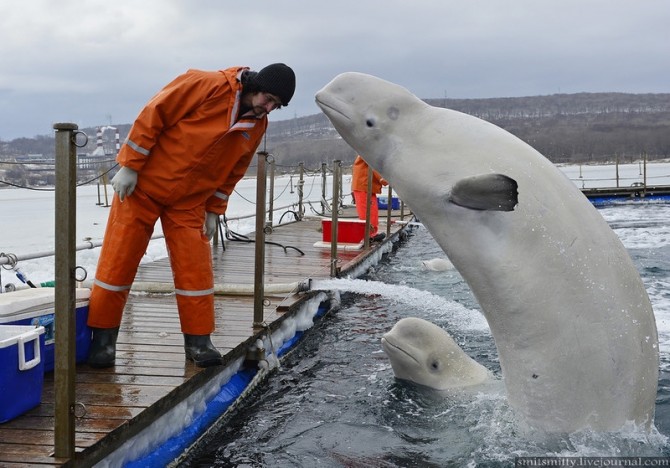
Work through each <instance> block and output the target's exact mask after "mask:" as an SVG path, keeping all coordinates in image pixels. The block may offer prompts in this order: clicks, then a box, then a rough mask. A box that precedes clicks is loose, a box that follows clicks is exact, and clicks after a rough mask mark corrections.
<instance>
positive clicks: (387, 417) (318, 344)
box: [183, 202, 670, 467]
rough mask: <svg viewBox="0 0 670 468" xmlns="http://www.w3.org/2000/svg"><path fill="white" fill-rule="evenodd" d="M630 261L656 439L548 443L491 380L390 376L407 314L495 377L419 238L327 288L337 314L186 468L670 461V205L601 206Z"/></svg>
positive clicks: (492, 353) (601, 437) (457, 283)
mask: <svg viewBox="0 0 670 468" xmlns="http://www.w3.org/2000/svg"><path fill="white" fill-rule="evenodd" d="M599 211H600V213H601V214H602V215H603V216H604V217H605V219H606V220H607V221H608V222H609V224H610V225H611V226H612V228H613V229H614V231H615V232H616V233H617V234H618V236H619V237H620V238H621V240H622V241H623V243H624V245H625V247H626V248H627V250H628V252H629V253H630V255H631V256H632V258H633V260H634V262H635V264H636V266H637V268H638V270H639V271H640V274H641V276H642V279H643V281H644V284H645V286H646V288H647V291H648V292H649V296H650V299H651V301H652V304H653V306H654V311H655V315H656V320H657V325H658V331H659V344H660V354H661V374H660V380H659V390H658V398H657V409H656V424H655V428H653V430H652V431H651V432H650V433H646V432H644V431H642V430H640V429H637V428H634V427H626V428H624V429H622V430H621V431H617V432H615V433H605V434H603V433H594V432H592V431H579V432H576V433H573V434H570V435H568V436H563V437H559V436H555V437H546V436H540V435H538V434H536V433H535V432H533V431H532V430H529V429H528V428H527V427H526V426H525V425H524V424H523V422H522V421H519V420H517V418H516V416H515V414H514V412H513V411H512V410H511V409H510V408H509V406H508V405H507V402H506V400H505V397H504V391H503V390H502V382H498V386H496V384H495V383H494V384H493V385H492V386H491V387H490V388H488V389H487V390H486V391H484V392H474V393H469V394H465V395H462V394H461V395H458V394H455V395H444V394H441V393H438V392H433V391H430V390H427V389H422V388H417V387H415V386H413V385H411V384H406V383H403V382H399V381H397V380H396V379H395V378H394V375H393V371H392V369H391V366H390V363H389V361H388V359H387V358H386V356H385V354H384V353H383V352H382V350H381V345H380V340H381V337H382V335H383V334H384V333H385V332H387V331H388V330H389V329H391V327H392V326H393V325H394V324H395V323H396V322H397V321H398V320H399V319H401V318H403V317H408V316H417V317H421V318H424V319H426V320H430V321H432V322H434V323H436V324H438V325H440V326H441V327H443V328H445V329H446V330H448V331H449V332H450V333H451V335H452V336H453V337H454V339H455V340H456V341H457V342H458V343H459V345H460V346H461V347H462V348H463V349H464V350H465V351H466V352H467V353H468V354H469V355H470V356H472V357H473V358H474V359H476V360H477V361H479V362H480V363H481V364H483V365H485V366H486V367H487V368H488V369H490V370H491V371H492V372H493V374H494V375H495V376H496V378H497V379H500V378H501V376H500V365H499V362H498V358H497V352H496V349H495V345H494V343H493V340H492V337H491V334H490V331H489V329H488V326H487V324H486V321H485V320H484V319H483V316H482V314H481V313H480V311H479V308H478V305H477V303H476V301H475V300H474V298H473V296H472V294H471V292H470V290H469V288H468V286H467V285H466V284H465V282H464V281H463V279H462V278H461V277H460V275H459V274H458V272H457V271H455V270H447V271H441V272H436V271H429V270H427V269H426V268H425V267H424V266H423V265H422V263H421V261H422V260H428V259H432V258H440V257H442V258H444V254H443V253H442V250H441V249H440V248H439V246H437V244H436V243H435V241H434V240H433V239H432V237H431V236H430V234H429V233H428V232H427V231H426V230H425V229H424V228H421V227H419V228H415V229H414V230H413V232H412V235H411V236H410V237H409V239H408V240H407V241H405V242H403V244H402V245H401V246H400V247H399V248H398V249H397V250H396V251H395V252H393V253H392V254H390V255H389V256H388V257H387V258H386V259H384V260H383V261H382V262H381V263H380V264H378V265H377V266H375V267H373V268H372V269H371V270H370V271H369V272H368V274H367V275H366V277H365V278H362V279H336V280H327V281H325V282H323V283H321V284H320V285H319V286H320V287H325V288H328V289H334V290H339V291H340V293H341V299H342V307H341V309H340V310H339V311H337V312H336V313H334V314H332V315H330V316H328V317H327V318H325V319H324V320H322V321H321V322H320V323H318V325H317V326H315V328H314V329H312V330H310V331H309V332H308V334H307V336H306V337H305V338H304V340H303V341H302V342H301V343H300V345H299V346H298V347H297V349H296V350H295V351H294V352H293V353H292V354H291V355H289V356H288V358H287V359H286V360H285V362H284V363H283V365H282V367H281V369H279V370H278V371H277V372H276V374H274V375H273V376H272V377H271V378H270V379H269V380H268V381H267V383H266V384H264V385H263V386H261V387H259V388H258V389H256V391H255V392H254V393H253V394H252V397H251V398H250V399H249V400H248V402H247V404H245V405H244V406H243V407H241V409H240V410H239V411H237V412H236V413H235V414H234V415H233V416H232V417H231V418H230V419H229V420H227V421H226V424H225V425H222V426H221V427H220V428H219V429H218V431H217V432H216V433H215V434H214V435H213V436H211V437H210V439H209V442H208V444H207V448H206V449H201V450H200V451H199V452H196V453H193V454H191V457H190V458H189V459H187V460H186V461H185V462H184V463H183V466H210V465H213V466H249V467H256V466H258V467H260V466H272V467H313V466H323V467H342V466H347V467H349V466H353V467H358V466H361V467H362V466H374V467H395V466H398V467H444V466H511V465H513V460H514V457H519V456H582V457H588V456H670V442H669V439H668V437H669V436H670V225H669V223H668V222H667V220H668V219H670V204H668V203H647V202H645V203H622V204H618V205H613V206H610V207H606V208H602V209H600V210H599Z"/></svg>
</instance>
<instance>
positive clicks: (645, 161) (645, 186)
mask: <svg viewBox="0 0 670 468" xmlns="http://www.w3.org/2000/svg"><path fill="white" fill-rule="evenodd" d="M642 181H643V183H644V186H643V187H642V196H643V197H646V196H647V153H644V179H642Z"/></svg>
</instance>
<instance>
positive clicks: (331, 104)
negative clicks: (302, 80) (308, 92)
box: [315, 93, 351, 120]
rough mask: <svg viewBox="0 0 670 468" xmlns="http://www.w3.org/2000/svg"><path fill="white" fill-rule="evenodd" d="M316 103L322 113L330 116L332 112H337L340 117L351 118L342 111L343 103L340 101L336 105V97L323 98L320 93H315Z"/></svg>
mask: <svg viewBox="0 0 670 468" xmlns="http://www.w3.org/2000/svg"><path fill="white" fill-rule="evenodd" d="M315 101H316V105H317V106H319V107H320V108H321V110H322V111H323V113H324V114H326V116H328V117H329V118H331V117H332V116H333V114H337V115H338V116H340V117H343V118H344V119H346V120H351V118H350V117H349V116H348V115H347V114H345V113H344V111H343V107H346V106H344V105H342V104H343V103H342V102H340V103H339V104H340V105H339V106H338V105H337V104H338V102H337V100H336V99H324V98H323V97H322V96H320V93H318V94H317V95H316V98H315Z"/></svg>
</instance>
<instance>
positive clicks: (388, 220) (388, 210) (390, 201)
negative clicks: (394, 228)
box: [386, 185, 393, 239]
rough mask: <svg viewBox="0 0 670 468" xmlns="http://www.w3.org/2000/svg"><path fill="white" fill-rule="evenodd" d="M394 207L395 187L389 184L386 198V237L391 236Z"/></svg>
mask: <svg viewBox="0 0 670 468" xmlns="http://www.w3.org/2000/svg"><path fill="white" fill-rule="evenodd" d="M392 208H393V189H392V188H391V185H389V186H388V197H387V199H386V238H387V239H389V238H390V237H391V209H392Z"/></svg>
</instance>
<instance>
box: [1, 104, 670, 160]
mask: <svg viewBox="0 0 670 468" xmlns="http://www.w3.org/2000/svg"><path fill="white" fill-rule="evenodd" d="M425 101H426V102H427V103H429V104H431V105H433V106H437V107H447V108H450V109H454V110H458V111H461V112H464V113H467V114H470V115H473V116H475V117H479V118H481V119H484V120H487V121H489V122H491V123H493V124H495V125H498V126H500V127H502V128H504V129H506V130H507V131H509V132H511V133H513V134H514V135H516V136H518V137H519V138H521V139H522V140H524V141H526V142H527V143H529V144H530V145H531V146H533V147H534V148H536V149H537V150H538V151H539V152H540V153H542V154H544V155H545V156H547V157H548V158H549V159H550V160H551V161H553V162H555V163H568V162H571V163H591V162H604V161H613V160H614V159H615V158H619V160H620V161H622V162H630V161H634V160H637V159H639V158H640V157H641V156H642V155H643V154H646V155H647V156H648V157H649V159H660V158H668V157H670V94H625V93H578V94H554V95H549V96H531V97H514V98H489V99H426V100H425ZM116 127H117V128H118V129H119V133H120V135H121V141H123V140H124V139H125V137H126V135H127V133H128V130H129V129H130V123H128V124H123V125H116ZM82 130H83V131H85V132H86V133H87V134H88V136H89V143H88V145H87V146H86V147H85V148H82V149H80V150H79V152H80V153H81V152H89V153H91V152H93V151H94V150H95V146H96V138H95V134H96V129H95V128H88V129H82ZM110 133H111V132H106V134H105V139H106V143H105V144H106V147H107V148H113V142H111V141H110V138H111V137H112V135H111V134H110ZM262 148H265V149H266V150H267V151H269V152H270V153H272V154H273V155H274V157H275V161H276V162H277V165H278V170H280V171H281V170H282V169H283V170H284V171H286V172H290V171H291V170H292V168H293V167H294V166H297V164H298V163H299V162H304V163H305V166H306V167H307V168H309V169H316V168H318V167H320V165H321V163H322V162H325V163H327V164H328V165H330V164H331V162H332V161H333V160H336V159H339V160H341V161H342V163H343V164H344V165H349V164H351V163H352V162H353V160H354V157H355V156H356V155H355V153H354V151H353V150H352V149H351V148H350V147H349V146H348V145H347V144H346V143H344V141H342V139H341V138H340V137H339V135H338V134H337V133H336V132H335V130H334V128H333V127H332V125H331V124H330V122H329V121H328V119H327V118H326V117H325V115H323V114H314V115H310V116H306V117H298V118H293V119H289V120H281V121H272V122H271V123H270V126H269V128H268V132H267V135H266V139H265V141H264V143H263V144H262V145H261V149H262ZM53 153H54V138H53V136H40V137H36V138H19V139H16V140H12V141H9V142H0V158H3V159H5V160H7V159H10V158H15V157H20V156H21V155H26V154H42V155H44V156H45V158H53Z"/></svg>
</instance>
